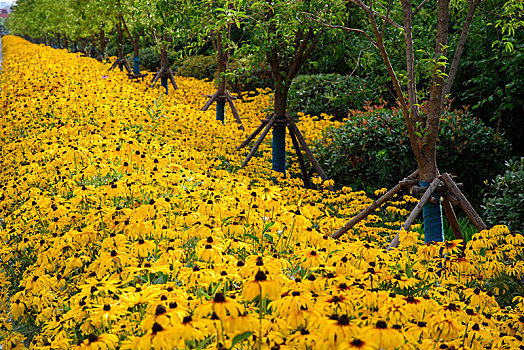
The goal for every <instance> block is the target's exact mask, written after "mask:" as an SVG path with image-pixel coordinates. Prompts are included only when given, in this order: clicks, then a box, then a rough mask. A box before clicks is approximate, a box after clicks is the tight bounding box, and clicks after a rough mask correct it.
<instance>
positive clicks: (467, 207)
mask: <svg viewBox="0 0 524 350" xmlns="http://www.w3.org/2000/svg"><path fill="white" fill-rule="evenodd" d="M440 178H441V180H442V181H443V182H444V184H445V185H446V186H447V187H448V188H449V191H450V192H451V194H452V195H454V196H455V197H457V199H458V201H459V205H460V207H461V208H462V210H464V212H465V213H466V215H467V216H468V218H469V219H470V220H471V222H472V223H473V226H475V228H476V229H477V230H479V231H482V230H485V229H487V226H486V224H485V223H484V221H482V219H481V218H480V216H479V214H477V212H476V211H475V209H473V207H472V206H471V204H469V202H468V200H467V199H466V197H465V196H464V194H462V192H461V191H460V190H459V188H458V187H457V185H456V184H455V182H454V181H453V179H452V178H451V177H450V176H449V174H448V173H445V174H442V175H440Z"/></svg>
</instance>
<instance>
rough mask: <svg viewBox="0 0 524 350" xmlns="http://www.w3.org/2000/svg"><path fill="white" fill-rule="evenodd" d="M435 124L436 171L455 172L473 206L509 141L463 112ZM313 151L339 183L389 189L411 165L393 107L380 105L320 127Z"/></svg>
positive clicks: (496, 169)
mask: <svg viewBox="0 0 524 350" xmlns="http://www.w3.org/2000/svg"><path fill="white" fill-rule="evenodd" d="M440 125H441V130H440V136H439V142H438V146H437V164H438V166H439V170H440V171H441V172H450V173H453V174H455V175H457V176H458V177H459V178H458V181H460V182H464V184H465V193H466V195H467V196H468V198H469V199H470V200H473V202H474V203H475V204H476V202H477V201H478V200H479V199H480V196H481V193H482V191H483V189H484V188H485V185H484V181H485V180H490V179H493V178H494V177H495V176H496V175H497V174H499V173H501V172H502V170H503V169H504V159H507V158H508V155H509V152H510V145H509V142H508V141H506V140H505V139H503V138H502V137H501V136H500V135H497V134H496V133H495V132H494V130H493V129H491V128H489V127H487V126H486V125H485V124H484V123H483V122H481V121H479V120H477V119H474V118H472V117H470V115H469V113H468V112H464V111H454V112H450V111H445V112H444V115H443V117H442V121H441V124H440ZM316 149H317V153H318V156H319V161H320V163H321V165H322V167H323V168H324V170H325V171H326V172H327V174H328V176H329V177H330V178H332V179H334V180H335V183H336V184H337V185H339V186H344V185H350V186H357V187H361V188H362V187H363V188H364V189H376V188H379V187H388V188H390V187H392V186H394V185H395V184H396V183H397V182H398V181H399V180H401V179H403V178H404V177H405V176H407V175H409V174H410V173H412V172H413V171H414V170H415V169H416V161H415V157H414V155H413V151H412V150H411V146H410V144H409V138H408V135H407V131H406V128H405V126H404V121H403V118H402V114H401V112H400V111H399V110H398V109H386V108H384V107H383V106H380V107H375V108H370V109H369V110H368V111H367V112H362V113H360V112H358V113H357V112H354V115H352V116H351V117H350V118H349V119H348V120H347V121H346V122H344V124H343V125H342V126H341V127H338V128H329V129H327V130H325V131H324V134H323V138H322V139H320V140H317V142H316Z"/></svg>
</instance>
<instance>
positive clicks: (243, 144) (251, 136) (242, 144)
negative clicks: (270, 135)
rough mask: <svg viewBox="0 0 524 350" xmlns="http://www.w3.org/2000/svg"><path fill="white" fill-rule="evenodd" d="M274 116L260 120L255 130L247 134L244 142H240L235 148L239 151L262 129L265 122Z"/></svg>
mask: <svg viewBox="0 0 524 350" xmlns="http://www.w3.org/2000/svg"><path fill="white" fill-rule="evenodd" d="M273 118H274V115H272V116H271V118H270V119H269V120H267V119H264V120H262V122H261V123H260V125H259V126H258V127H257V128H256V130H255V131H253V133H252V134H251V135H249V136H248V137H247V139H245V140H244V142H242V143H241V144H240V145H239V146H238V147H237V148H236V150H237V151H239V150H241V149H242V148H244V147H246V146H247V145H248V144H249V143H250V142H251V141H252V140H253V139H254V138H255V137H257V135H258V134H259V133H260V132H261V131H262V129H264V126H266V125H267V123H269V122H270V121H271V120H272V119H273Z"/></svg>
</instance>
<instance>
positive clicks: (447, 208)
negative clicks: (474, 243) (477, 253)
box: [442, 198, 466, 247]
mask: <svg viewBox="0 0 524 350" xmlns="http://www.w3.org/2000/svg"><path fill="white" fill-rule="evenodd" d="M442 208H443V209H444V213H445V214H446V219H448V223H449V226H450V227H451V231H453V235H455V238H456V239H461V240H462V242H463V243H464V247H465V246H466V242H465V241H464V236H463V235H462V230H461V229H460V225H459V223H458V221H457V216H456V215H455V211H454V210H453V207H452V206H451V203H450V202H449V201H448V200H447V199H446V198H444V199H443V200H442Z"/></svg>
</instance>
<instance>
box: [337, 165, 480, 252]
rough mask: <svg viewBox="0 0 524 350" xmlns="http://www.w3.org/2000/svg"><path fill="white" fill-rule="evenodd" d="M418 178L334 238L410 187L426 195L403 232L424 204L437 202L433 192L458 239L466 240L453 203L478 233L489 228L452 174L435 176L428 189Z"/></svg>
mask: <svg viewBox="0 0 524 350" xmlns="http://www.w3.org/2000/svg"><path fill="white" fill-rule="evenodd" d="M417 177H418V170H417V171H415V172H414V173H413V174H411V175H409V176H408V177H406V178H404V179H403V180H402V181H400V182H399V183H398V184H397V185H396V186H395V187H393V188H392V189H390V190H389V191H388V192H386V194H384V195H383V196H382V197H380V198H379V199H377V200H376V201H375V202H373V204H371V205H370V206H369V207H367V208H366V209H364V210H363V211H361V212H360V213H359V214H358V215H357V216H355V217H354V218H353V219H351V220H350V221H349V222H348V223H346V224H345V225H344V226H343V227H341V228H340V229H338V230H337V231H336V232H335V233H334V234H333V235H331V237H332V238H340V237H341V236H342V235H343V234H344V233H346V232H347V231H349V230H350V229H351V228H353V227H354V226H355V225H356V224H357V223H358V222H360V221H361V220H362V219H364V218H365V217H367V216H368V215H369V214H371V213H373V212H374V211H375V210H376V209H377V208H378V207H380V206H381V205H382V204H384V203H386V202H387V201H388V200H389V199H391V198H392V197H393V196H394V195H395V194H396V193H398V192H400V190H402V189H405V188H408V187H410V193H411V194H416V193H423V195H422V198H421V199H420V201H419V202H418V203H417V205H416V206H415V208H414V209H413V211H412V212H411V214H410V215H409V216H408V218H407V219H406V221H405V222H404V224H403V225H402V228H401V229H400V231H407V230H408V229H409V228H410V227H411V225H412V224H413V222H414V221H415V219H416V218H417V216H418V215H419V214H420V212H421V211H422V209H423V208H424V205H425V204H426V203H427V202H428V201H430V202H431V201H432V200H434V198H433V197H432V194H433V193H436V194H439V195H441V196H442V207H443V209H444V213H445V215H446V218H447V220H448V222H449V224H450V227H451V230H452V231H453V234H454V235H455V238H456V239H461V240H463V241H464V237H463V236H462V232H461V230H460V227H459V224H458V221H457V217H456V215H455V212H454V210H453V207H452V205H451V204H453V205H457V204H458V205H460V207H461V209H462V210H463V211H464V212H465V213H466V215H467V216H468V218H469V219H470V220H471V222H472V223H473V225H474V226H475V228H476V229H477V230H478V231H482V230H485V229H486V228H487V226H486V224H485V223H484V222H483V221H482V219H481V218H480V216H479V215H478V214H477V212H476V211H475V209H474V208H473V207H472V206H471V204H470V203H469V202H468V200H467V199H466V197H465V196H464V194H463V193H462V192H461V191H460V189H459V187H462V186H463V185H462V184H457V183H455V181H454V180H453V178H452V177H451V175H449V174H447V173H445V174H442V175H440V176H438V177H436V178H435V179H433V181H432V182H431V184H430V185H429V186H428V187H420V186H418V184H419V180H418V179H417ZM441 182H442V184H441ZM400 231H399V232H398V233H397V234H396V235H395V237H394V238H393V240H392V241H391V243H390V244H389V246H388V250H391V249H394V248H396V247H397V246H398V244H399V233H400Z"/></svg>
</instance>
